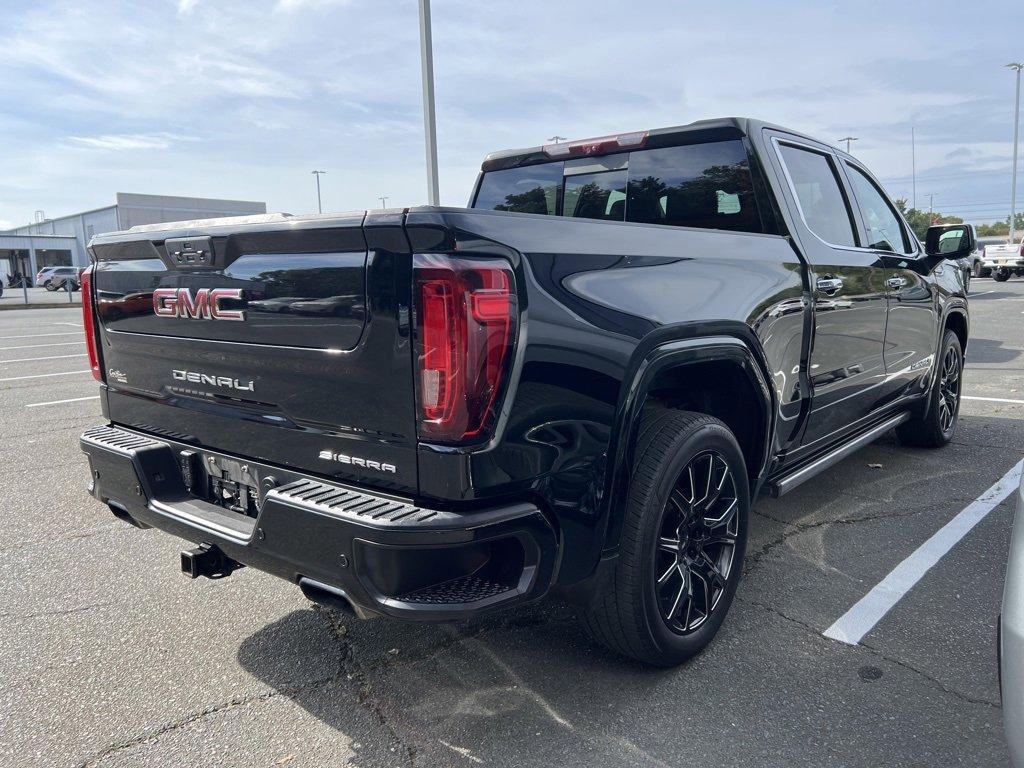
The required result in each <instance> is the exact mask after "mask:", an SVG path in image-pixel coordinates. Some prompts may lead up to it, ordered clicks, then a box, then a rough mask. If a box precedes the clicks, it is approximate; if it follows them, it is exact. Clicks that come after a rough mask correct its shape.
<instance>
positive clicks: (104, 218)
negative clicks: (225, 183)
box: [0, 192, 267, 283]
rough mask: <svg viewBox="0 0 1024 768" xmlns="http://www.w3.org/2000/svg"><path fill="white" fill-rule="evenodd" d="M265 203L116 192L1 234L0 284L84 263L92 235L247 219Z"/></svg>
mask: <svg viewBox="0 0 1024 768" xmlns="http://www.w3.org/2000/svg"><path fill="white" fill-rule="evenodd" d="M266 212H267V204H266V203H257V202H252V201H248V200H217V199H211V198H203V197H173V196H170V195H135V194H126V193H124V192H118V193H117V195H116V198H115V202H114V204H113V205H109V206H107V207H106V208H95V209H93V210H91V211H83V212H82V213H74V214H71V215H70V216H61V217H59V218H56V219H43V220H42V221H38V222H35V223H33V224H26V225H25V226H23V227H15V228H14V229H8V230H5V231H0V279H3V280H4V282H5V283H6V281H7V275H13V274H21V275H25V276H27V277H28V278H29V279H30V280H31V279H32V278H34V277H35V275H36V272H38V271H39V270H40V269H42V268H43V267H49V266H76V267H84V266H86V265H87V264H88V263H89V257H88V255H87V254H86V252H85V247H86V245H88V243H89V240H90V239H92V237H93V236H94V235H98V234H101V233H103V232H114V231H117V230H120V229H128V228H129V227H134V226H135V225H136V224H159V223H162V222H165V221H185V220H188V219H210V218H214V217H217V216H246V215H249V214H254V213H266Z"/></svg>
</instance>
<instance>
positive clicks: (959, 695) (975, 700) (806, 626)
mask: <svg viewBox="0 0 1024 768" xmlns="http://www.w3.org/2000/svg"><path fill="white" fill-rule="evenodd" d="M735 599H737V600H739V601H740V602H741V603H746V604H747V605H751V606H754V607H757V608H761V609H762V610H765V611H768V612H769V613H771V614H774V615H776V616H778V617H779V618H781V619H785V620H786V621H788V622H790V623H792V624H795V625H796V626H798V627H800V628H801V629H803V630H805V631H807V632H809V633H811V634H813V635H814V636H815V637H817V638H822V637H823V635H822V634H821V630H819V629H818V628H817V627H815V626H814V625H812V624H810V623H808V622H806V621H804V620H803V619H798V618H797V617H795V616H790V615H789V614H788V613H785V612H784V611H780V610H779V609H778V608H776V607H775V606H771V605H768V604H767V603H762V602H760V601H758V600H751V599H749V598H747V597H744V596H740V595H736V598H735ZM841 645H844V646H845V649H844V650H846V649H848V650H850V651H854V652H855V651H856V650H857V649H862V650H864V651H866V652H867V653H869V654H870V655H871V656H873V657H875V658H876V659H880V660H882V661H886V662H888V663H890V664H893V665H895V666H897V667H900V668H901V669H905V670H907V671H908V672H911V673H913V674H915V675H917V676H918V677H920V678H921V679H922V680H925V681H927V682H928V683H930V684H931V685H932V686H934V687H935V688H938V689H939V690H940V691H942V692H943V693H945V694H947V695H949V696H953V697H954V698H956V699H959V700H960V701H963V702H965V703H967V704H975V705H979V706H986V707H990V708H992V709H1002V706H1001V705H1000V704H999V702H995V701H992V700H991V699H986V698H979V697H976V696H971V695H969V694H966V693H964V692H962V691H959V690H957V689H956V688H953V687H951V686H949V685H947V684H946V683H944V682H942V681H941V680H939V679H938V678H937V677H934V676H933V675H930V674H928V673H927V672H925V671H924V670H923V669H919V668H917V667H915V666H914V665H913V664H910V663H909V662H906V661H903V660H902V659H899V658H896V657H895V656H891V655H889V654H888V653H886V652H885V651H883V650H882V649H880V648H878V647H877V646H873V645H869V644H868V643H864V642H861V643H858V644H857V645H846V644H845V643H843V644H841Z"/></svg>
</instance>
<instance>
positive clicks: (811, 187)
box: [780, 144, 857, 246]
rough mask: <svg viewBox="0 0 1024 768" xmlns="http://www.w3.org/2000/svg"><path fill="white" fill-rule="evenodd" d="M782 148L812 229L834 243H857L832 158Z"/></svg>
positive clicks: (782, 145)
mask: <svg viewBox="0 0 1024 768" xmlns="http://www.w3.org/2000/svg"><path fill="white" fill-rule="evenodd" d="M780 151H781V153H782V160H783V162H784V163H785V164H786V170H787V171H788V172H789V177H790V179H791V181H792V182H793V191H794V192H795V193H796V197H797V200H798V201H799V203H800V210H801V212H802V213H803V216H804V221H805V222H806V223H807V226H808V228H810V230H811V231H812V232H813V233H814V234H816V235H817V236H818V237H820V238H821V239H822V240H824V241H825V242H826V243H829V244H831V245H846V246H854V245H856V244H857V240H856V238H855V236H854V233H853V219H852V218H850V211H849V208H848V207H847V205H846V198H845V197H844V196H843V191H842V188H841V187H840V186H839V179H838V177H837V176H836V173H835V169H834V168H833V166H832V161H831V160H829V158H828V157H826V156H825V155H823V154H822V153H820V152H815V151H813V150H809V149H801V148H800V147H794V146H791V145H789V144H781V145H780Z"/></svg>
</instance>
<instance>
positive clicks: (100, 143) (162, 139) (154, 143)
mask: <svg viewBox="0 0 1024 768" xmlns="http://www.w3.org/2000/svg"><path fill="white" fill-rule="evenodd" d="M193 140H194V139H193V137H190V136H179V135H176V134H173V133H132V134H106V135H103V136H69V137H68V142H69V143H70V144H72V145H73V146H78V147H86V148H88V149H101V150H107V151H115V152H121V151H124V150H138V149H169V148H170V147H171V146H172V145H173V144H176V143H178V142H182V141H193Z"/></svg>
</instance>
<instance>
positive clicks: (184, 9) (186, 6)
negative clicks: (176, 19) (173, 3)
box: [178, 0, 199, 16]
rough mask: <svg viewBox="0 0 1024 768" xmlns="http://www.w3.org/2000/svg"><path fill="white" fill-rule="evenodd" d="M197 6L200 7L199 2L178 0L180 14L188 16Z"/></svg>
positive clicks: (196, 0)
mask: <svg viewBox="0 0 1024 768" xmlns="http://www.w3.org/2000/svg"><path fill="white" fill-rule="evenodd" d="M197 5H199V0H178V13H179V14H181V15H182V16H188V15H189V14H190V13H192V11H194V10H195V7H196V6H197Z"/></svg>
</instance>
